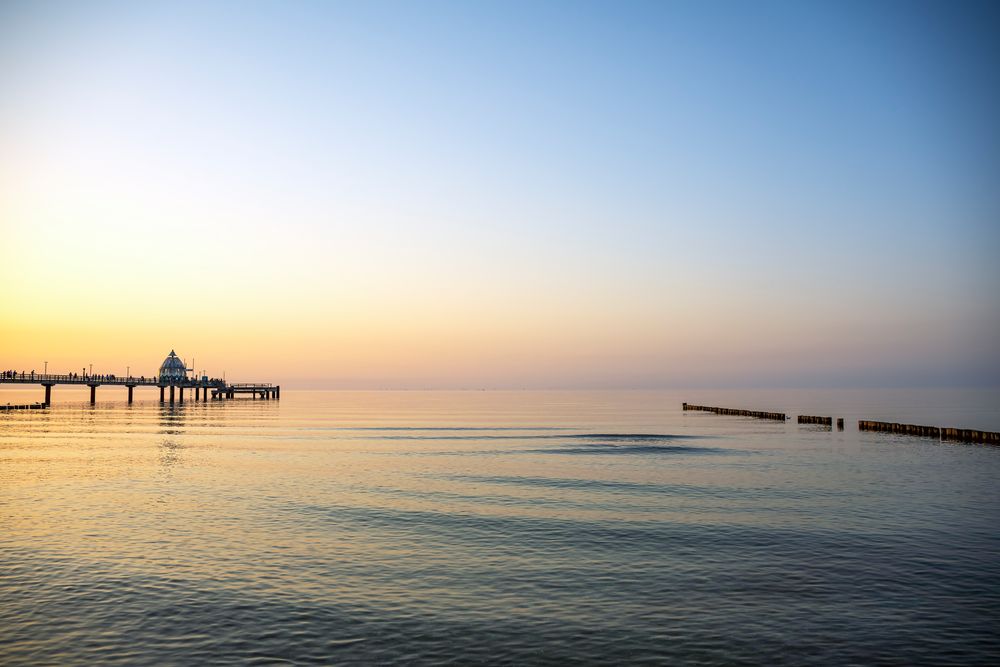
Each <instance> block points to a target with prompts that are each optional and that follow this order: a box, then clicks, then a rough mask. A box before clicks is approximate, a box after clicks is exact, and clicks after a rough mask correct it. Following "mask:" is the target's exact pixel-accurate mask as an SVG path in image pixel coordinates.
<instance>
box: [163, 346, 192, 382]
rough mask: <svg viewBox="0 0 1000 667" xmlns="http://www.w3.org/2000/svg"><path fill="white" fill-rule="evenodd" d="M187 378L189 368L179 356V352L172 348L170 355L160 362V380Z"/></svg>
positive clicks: (174, 380) (168, 380) (169, 380)
mask: <svg viewBox="0 0 1000 667" xmlns="http://www.w3.org/2000/svg"><path fill="white" fill-rule="evenodd" d="M185 378H187V368H186V366H185V364H184V362H183V361H181V360H180V359H179V358H178V357H177V353H176V352H174V351H173V350H170V356H168V357H167V358H166V359H164V360H163V363H162V364H160V381H161V382H177V381H182V380H184V379H185Z"/></svg>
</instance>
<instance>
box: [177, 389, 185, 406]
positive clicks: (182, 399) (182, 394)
mask: <svg viewBox="0 0 1000 667" xmlns="http://www.w3.org/2000/svg"><path fill="white" fill-rule="evenodd" d="M177 389H178V390H180V394H181V398H180V400H179V401H177V402H178V403H183V402H184V387H178V388H177Z"/></svg>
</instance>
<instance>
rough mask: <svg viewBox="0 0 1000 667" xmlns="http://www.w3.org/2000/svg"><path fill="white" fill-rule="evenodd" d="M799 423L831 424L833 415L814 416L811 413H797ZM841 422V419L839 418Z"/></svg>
mask: <svg viewBox="0 0 1000 667" xmlns="http://www.w3.org/2000/svg"><path fill="white" fill-rule="evenodd" d="M799 423H800V424H819V425H820V426H833V417H814V416H812V415H799ZM840 423H843V420H840Z"/></svg>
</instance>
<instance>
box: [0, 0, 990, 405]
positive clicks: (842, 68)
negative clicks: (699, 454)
mask: <svg viewBox="0 0 1000 667" xmlns="http://www.w3.org/2000/svg"><path fill="white" fill-rule="evenodd" d="M998 14H1000V12H998V10H997V9H996V8H995V7H994V6H992V5H991V4H990V3H971V2H958V3H947V4H945V3H921V2H866V3H862V2H836V3H833V2H829V3H820V2H779V3H775V2H764V3H736V2H707V3H703V2H698V3H695V2H656V3H610V2H606V3H597V2H594V3H582V2H581V3H557V2H534V3H509V2H505V3H487V2H482V3H457V2H431V3H378V2H364V3H320V2H316V3H307V2H296V3H279V2H248V3H243V2H241V3H235V2H234V3H175V2H174V3H142V4H141V5H139V4H137V3H126V2H122V3H82V2H81V3H75V2H74V3H45V2H30V3H16V2H15V3H9V2H8V3H4V5H3V6H2V8H0V194H3V195H4V199H5V200H6V204H0V216H2V218H0V225H3V232H4V236H5V237H7V239H8V242H9V244H10V245H9V247H10V248H13V249H14V251H15V253H16V254H18V255H23V256H30V255H31V254H32V253H35V252H44V253H47V254H48V255H49V256H54V257H58V258H61V261H60V262H59V265H60V266H63V267H69V269H77V270H79V269H82V268H83V266H82V265H77V264H76V263H77V262H81V261H82V260H80V257H93V256H95V255H96V256H103V255H106V254H108V253H111V254H114V255H115V256H123V257H149V256H150V254H151V253H155V252H156V244H155V242H154V240H155V239H157V238H160V236H161V235H163V234H165V233H167V231H168V230H169V235H170V237H171V238H173V239H176V242H178V243H183V244H184V245H185V247H187V248H190V253H189V256H186V257H184V258H181V259H178V260H177V261H179V262H181V264H182V266H183V267H184V271H182V272H181V273H182V275H179V276H178V277H177V281H180V282H177V281H166V280H164V279H163V278H162V277H148V276H143V275H136V276H134V277H133V278H132V284H131V286H130V288H129V290H128V291H127V293H125V294H124V295H116V293H115V291H114V288H113V286H114V285H116V284H117V278H116V274H114V273H113V272H108V273H107V274H100V275H97V276H95V277H94V281H95V282H94V284H96V285H98V286H105V287H107V288H108V289H104V290H98V292H97V293H96V294H95V293H88V294H84V293H82V292H81V291H80V290H79V288H78V287H77V286H75V285H74V284H73V280H72V279H71V278H70V277H68V276H69V274H67V275H66V276H61V275H56V276H52V275H51V274H50V275H47V276H45V277H43V276H37V277H38V278H39V279H40V280H38V281H34V282H33V281H30V280H29V281H26V282H28V283H30V284H34V285H38V288H37V291H34V290H33V289H31V288H29V289H27V290H25V291H24V292H23V293H22V294H20V295H19V296H18V297H16V299H15V301H14V303H12V304H11V305H12V306H13V307H14V308H12V309H10V311H9V312H11V313H12V314H9V315H8V316H7V319H6V320H5V322H4V324H5V327H6V328H7V329H8V331H9V332H10V333H9V335H10V337H11V339H12V340H18V341H22V340H23V341H29V340H32V339H33V338H32V337H33V333H32V332H34V331H35V330H34V329H33V328H32V327H33V326H34V325H33V324H32V322H33V321H36V320H37V317H38V313H39V312H42V311H45V312H59V311H60V309H63V310H64V309H65V308H67V307H78V306H79V305H80V304H81V302H83V303H85V304H86V307H87V308H89V309H90V310H91V311H93V312H100V313H102V314H104V315H105V317H107V318H110V319H111V320H112V322H113V320H114V315H113V314H114V313H120V312H122V311H123V310H127V309H129V308H131V307H132V306H129V305H128V304H132V303H135V301H137V300H145V299H151V300H153V301H157V300H160V299H165V298H169V297H170V295H171V294H172V293H173V292H174V291H177V290H183V291H184V293H185V294H186V297H185V298H186V299H187V300H188V302H189V303H190V304H191V308H192V312H194V313H198V314H199V316H200V317H204V318H209V319H211V318H213V317H221V315H219V314H218V309H217V308H216V307H215V306H214V304H215V301H214V299H216V298H217V297H216V296H213V295H212V294H209V293H205V292H203V291H201V290H200V288H199V286H200V285H203V284H204V280H205V279H206V278H207V277H209V276H210V272H209V271H208V270H207V269H206V268H205V264H206V262H211V263H212V265H213V266H215V267H221V268H223V269H230V270H237V269H238V267H241V266H246V265H250V264H259V263H261V262H267V263H269V264H270V265H272V266H273V267H274V268H275V272H274V277H273V278H272V279H271V280H270V281H269V285H268V286H267V287H262V290H263V291H262V292H259V293H257V294H255V295H254V296H253V297H252V298H251V297H246V296H240V295H235V296H234V297H233V299H234V301H233V304H234V305H233V313H231V314H230V315H229V317H232V318H236V319H239V320H240V321H251V320H253V318H254V317H255V316H260V315H261V313H268V312H272V313H274V314H276V315H280V316H281V317H282V318H285V319H286V321H287V320H288V319H289V318H290V319H291V320H292V321H294V322H299V323H300V324H299V326H298V327H296V328H298V329H300V330H303V331H304V330H310V331H320V332H323V333H326V334H328V335H327V336H325V337H324V336H316V337H312V336H305V335H302V336H300V337H299V338H294V339H290V338H288V334H287V333H283V332H282V331H280V330H279V329H278V328H277V327H276V326H275V325H272V324H270V323H269V321H264V322H262V323H261V327H263V328H264V329H268V327H272V328H273V329H274V331H272V332H271V340H273V341H274V342H275V344H276V345H280V344H284V345H285V346H288V347H294V348H295V349H297V350H308V351H309V354H308V355H307V356H308V357H309V359H311V360H313V361H310V362H308V363H306V362H305V361H301V360H300V361H301V363H299V365H298V366H297V365H296V364H297V363H298V362H297V361H296V359H297V358H294V357H289V358H288V359H283V360H282V361H283V366H282V367H283V368H288V367H293V368H296V370H295V371H294V375H293V377H294V378H297V379H300V380H301V381H302V382H303V383H305V384H314V385H319V384H323V383H324V382H327V381H331V382H333V384H337V383H338V381H336V378H343V382H345V383H348V384H349V382H348V380H350V381H351V382H354V383H356V384H359V385H363V386H367V385H368V384H379V383H381V384H388V385H393V386H411V385H412V386H464V385H465V384H486V385H490V386H494V385H495V386H525V385H529V386H594V385H596V386H660V385H676V384H691V383H708V384H756V383H760V384H810V385H824V384H850V383H859V384H869V385H870V384H879V383H886V384H963V383H970V382H971V383H992V382H995V380H996V378H997V377H998V371H1000V349H998V348H1000V345H998V344H997V343H996V339H997V338H998V336H997V331H998V329H1000V306H998V299H997V298H996V296H995V290H996V287H997V285H1000V270H998V269H997V263H996V261H995V258H996V254H997V250H998V248H1000V232H998V221H1000V201H998V199H1000V195H998V192H1000V189H998V188H997V185H998V178H997V177H998V174H1000V165H998V160H1000V157H998V156H1000V128H998V122H997V120H996V119H997V118H1000V99H998V86H997V81H998V77H997V63H998V62H1000V46H998V44H1000V39H998V37H1000V35H998V32H1000V20H998ZM46 230H47V231H46ZM31 270H32V269H31V267H30V266H28V263H27V262H25V265H24V266H20V265H8V268H7V271H9V272H10V274H11V275H4V276H3V278H4V280H5V281H10V280H13V279H15V275H14V274H15V272H20V273H17V275H19V276H24V275H25V274H24V272H25V271H28V272H30V271H31ZM91 270H93V269H92V268H91ZM29 277H31V276H30V273H29ZM290 294H298V295H300V296H299V297H295V296H291V297H290V296H289V295H290ZM29 304H30V307H29ZM17 306H21V308H20V311H18V308H17ZM16 312H23V313H26V314H25V315H24V316H23V317H22V319H17V316H16V315H15V314H13V313H16ZM29 312H31V313H34V315H33V316H29V315H28V314H27V313H29ZM139 312H140V313H142V312H145V311H143V310H142V308H140V309H139ZM32 317H34V318H35V319H34V320H33V319H32ZM149 318H150V319H152V315H151V314H150V315H149ZM269 319H273V318H265V320H269ZM423 320H432V322H424V321H423ZM151 327H152V325H151ZM268 330H269V329H268ZM344 332H353V333H349V334H348V333H344ZM36 333H37V332H36ZM171 333H172V334H173V336H172V337H173V338H176V337H183V336H185V335H188V334H187V333H186V330H185V329H183V328H182V327H178V328H177V331H176V333H174V332H171ZM337 336H342V338H336V337H337ZM95 337H97V335H96V334H95ZM331 337H333V338H336V340H337V343H336V344H335V345H334V344H332V343H328V342H324V341H329V340H330V339H331ZM442 340H447V341H451V343H453V344H451V345H446V346H444V348H443V349H442V348H441V347H440V342H441V341H442ZM372 341H379V342H378V344H377V345H376V344H375V343H372ZM767 341H770V343H768V342H767ZM181 342H187V343H188V345H190V346H192V347H199V348H202V347H206V346H210V345H211V343H210V341H208V340H202V339H197V338H196V339H192V340H190V341H183V340H182V341H181ZM176 345H180V343H177V344H173V343H172V344H168V347H174V346H176ZM351 346H353V348H352V347H351ZM334 348H335V349H334ZM351 349H353V350H354V351H355V355H354V357H351V356H350V353H349V352H348V351H345V350H351ZM455 350H459V351H458V352H456V351H455ZM210 352H211V353H212V354H215V355H223V354H225V351H224V350H214V349H213V350H210ZM626 352H627V353H626ZM38 353H40V352H39V351H38V350H37V349H35V348H33V347H32V345H31V344H30V343H28V342H24V343H19V345H18V346H15V350H14V352H13V354H14V355H15V357H17V356H23V357H24V358H25V359H31V358H33V356H32V355H35V354H38ZM109 354H110V353H109ZM234 354H235V353H234ZM160 356H162V355H160ZM206 356H208V355H206ZM317 357H318V358H321V359H323V360H324V361H323V362H322V363H316V362H315V359H316V358H317ZM415 360H417V361H415ZM230 363H237V364H238V363H240V358H239V357H237V359H235V360H233V361H232V362H230ZM74 367H75V365H74ZM331 378H332V379H333V380H331Z"/></svg>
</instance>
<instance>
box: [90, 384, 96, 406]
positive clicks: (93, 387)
mask: <svg viewBox="0 0 1000 667" xmlns="http://www.w3.org/2000/svg"><path fill="white" fill-rule="evenodd" d="M95 403H97V385H96V384H92V385H90V404H91V405H94V404H95Z"/></svg>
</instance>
